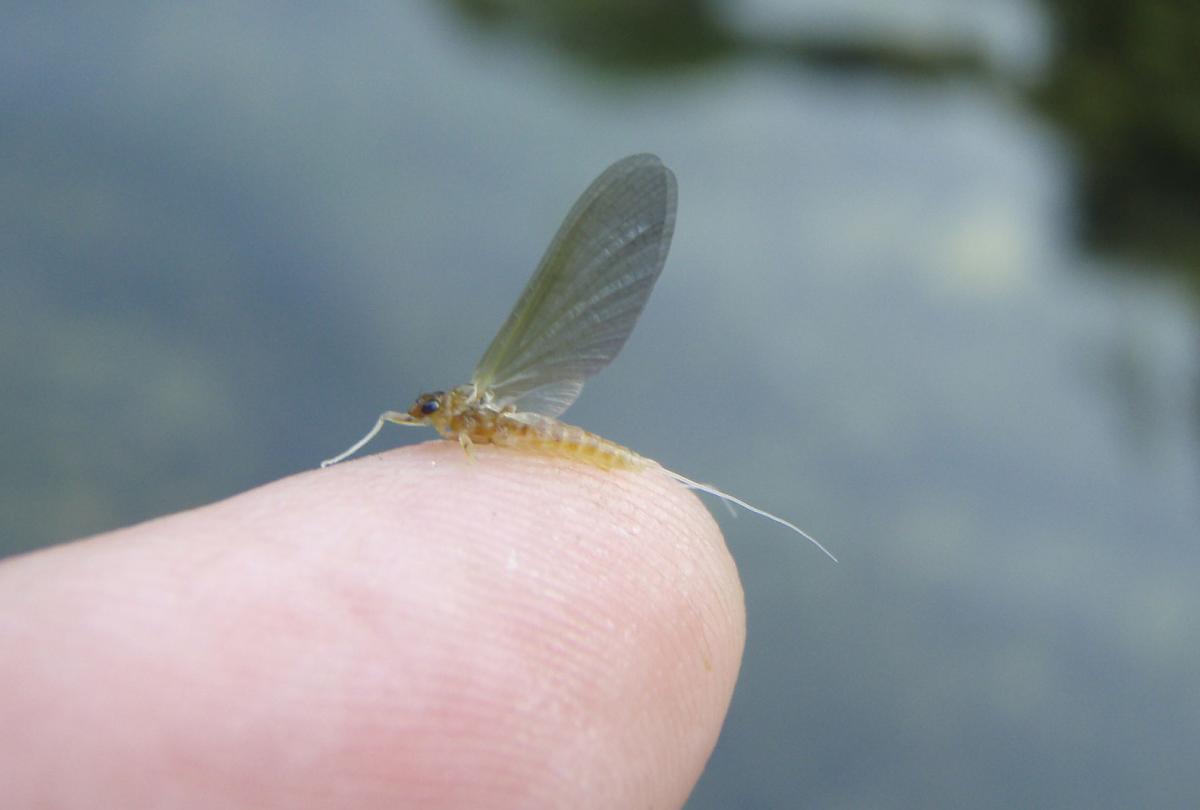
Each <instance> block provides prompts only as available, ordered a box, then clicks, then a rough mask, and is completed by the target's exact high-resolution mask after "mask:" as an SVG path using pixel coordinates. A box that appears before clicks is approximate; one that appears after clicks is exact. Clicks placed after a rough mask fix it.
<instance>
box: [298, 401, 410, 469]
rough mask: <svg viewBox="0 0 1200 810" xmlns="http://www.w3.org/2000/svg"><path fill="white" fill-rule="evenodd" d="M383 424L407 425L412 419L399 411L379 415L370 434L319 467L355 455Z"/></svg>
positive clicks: (328, 465) (327, 465) (330, 464)
mask: <svg viewBox="0 0 1200 810" xmlns="http://www.w3.org/2000/svg"><path fill="white" fill-rule="evenodd" d="M384 422H395V423H396V424H397V425H407V424H411V423H412V417H411V416H409V415H408V414H406V413H400V412H399V411H384V412H383V413H382V414H380V415H379V419H377V420H376V421H375V427H373V428H371V430H370V432H369V433H367V435H366V436H363V437H362V438H361V439H359V440H358V441H357V442H355V443H354V444H353V446H351V448H350V449H349V450H347V451H346V452H344V453H339V454H338V455H336V456H334V457H333V458H327V459H325V460H324V461H322V462H321V466H322V467H330V466H332V465H334V464H337V463H338V462H339V461H343V460H345V459H347V458H349V457H350V456H352V455H354V454H355V453H357V452H358V451H359V450H361V449H362V447H363V445H364V444H366V443H367V442H369V441H371V439H374V438H375V434H376V433H378V432H379V431H380V429H381V428H382V427H383V423H384Z"/></svg>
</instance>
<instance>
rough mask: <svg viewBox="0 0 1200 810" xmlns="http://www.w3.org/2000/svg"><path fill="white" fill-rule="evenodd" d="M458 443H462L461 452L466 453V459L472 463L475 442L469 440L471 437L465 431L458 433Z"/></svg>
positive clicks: (473, 461)
mask: <svg viewBox="0 0 1200 810" xmlns="http://www.w3.org/2000/svg"><path fill="white" fill-rule="evenodd" d="M458 443H459V444H460V445H462V449H463V452H464V453H466V454H467V460H468V461H470V462H471V463H472V464H474V463H475V442H473V441H471V437H470V436H468V435H467V434H465V433H460V434H458Z"/></svg>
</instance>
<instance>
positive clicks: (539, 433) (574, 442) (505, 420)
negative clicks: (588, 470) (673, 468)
mask: <svg viewBox="0 0 1200 810" xmlns="http://www.w3.org/2000/svg"><path fill="white" fill-rule="evenodd" d="M491 440H492V443H493V444H498V445H502V446H505V447H516V448H528V449H530V450H537V451H539V452H542V453H549V454H551V455H555V456H560V457H562V458H570V459H575V460H577V461H582V462H585V463H587V464H592V465H594V466H596V467H600V468H601V469H605V470H613V469H620V470H637V469H642V468H643V467H646V466H648V465H649V463H650V462H648V461H647V460H646V459H644V458H642V457H641V456H639V455H638V454H637V453H635V452H633V451H632V450H630V449H629V448H627V447H622V446H621V445H619V444H617V443H616V442H610V441H608V440H607V439H602V438H600V437H599V436H597V435H596V434H594V433H588V432H587V431H586V430H584V429H583V428H579V427H575V426H574V425H568V424H565V423H563V422H560V421H558V420H557V419H552V418H551V417H549V416H541V415H539V414H527V413H523V414H520V415H519V416H515V415H508V414H505V415H501V416H500V417H499V418H498V419H497V420H496V430H495V432H494V433H493V434H492V436H491Z"/></svg>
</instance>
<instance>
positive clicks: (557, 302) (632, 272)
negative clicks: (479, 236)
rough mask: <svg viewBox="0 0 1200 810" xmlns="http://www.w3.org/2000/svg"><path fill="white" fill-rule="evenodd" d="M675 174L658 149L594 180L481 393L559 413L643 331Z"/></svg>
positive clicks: (480, 380)
mask: <svg viewBox="0 0 1200 810" xmlns="http://www.w3.org/2000/svg"><path fill="white" fill-rule="evenodd" d="M674 228H675V175H673V174H671V170H670V169H668V168H667V167H665V166H663V165H662V163H661V162H659V160H658V158H657V157H655V156H654V155H633V156H631V157H627V158H625V159H624V160H620V161H618V162H616V163H614V164H613V165H612V166H609V167H608V168H607V169H605V170H604V173H603V174H601V175H600V176H599V177H597V178H596V179H595V181H593V182H592V184H591V185H590V186H588V189H587V191H585V192H583V196H581V197H580V198H579V201H578V202H576V203H575V206H574V207H573V208H572V209H571V211H570V213H568V214H567V218H566V219H565V220H564V221H563V224H562V225H561V226H560V227H559V229H558V233H557V234H555V236H554V241H552V242H551V243H550V247H549V248H548V249H547V250H546V255H545V256H543V257H542V263H541V264H540V265H538V269H537V272H535V273H534V274H533V278H531V279H530V280H529V284H527V285H526V286H525V290H524V292H522V293H521V297H520V298H519V299H518V300H517V305H516V306H515V307H513V311H512V312H511V313H510V314H509V316H508V320H507V321H505V322H504V326H502V327H501V328H500V333H499V334H497V335H496V337H495V339H494V340H493V341H492V345H491V346H489V347H488V350H487V351H486V352H485V353H484V355H483V359H482V360H480V361H479V365H478V366H476V367H475V375H474V377H473V378H472V383H474V385H475V389H476V391H478V392H479V393H480V394H481V395H486V394H488V393H490V394H491V396H492V397H493V398H494V399H495V401H496V402H497V403H498V404H501V405H507V404H513V405H515V406H516V407H517V409H518V410H522V411H533V412H536V413H541V414H545V415H547V416H558V415H559V414H560V413H562V412H563V411H565V410H566V409H567V407H568V406H570V404H571V403H572V402H574V401H575V398H576V397H577V396H579V391H580V390H581V389H582V388H583V381H584V380H586V379H587V378H588V377H590V376H592V375H593V374H595V373H596V372H597V371H599V370H600V369H602V368H604V367H605V366H607V365H608V364H609V363H610V362H611V361H612V359H613V358H614V357H616V356H617V352H619V351H621V347H622V346H624V345H625V339H626V338H628V337H629V333H630V332H631V331H633V325H634V324H635V323H636V322H637V319H638V315H640V314H641V312H642V308H643V307H644V306H645V305H646V299H647V298H648V297H649V296H650V291H651V290H652V289H653V288H654V282H655V281H657V280H658V276H659V273H661V272H662V268H663V263H664V262H665V261H666V259H667V250H668V249H669V248H670V246H671V234H672V232H673V231H674Z"/></svg>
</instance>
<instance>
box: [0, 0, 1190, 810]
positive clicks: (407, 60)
mask: <svg viewBox="0 0 1200 810" xmlns="http://www.w3.org/2000/svg"><path fill="white" fill-rule="evenodd" d="M2 17H3V22H2V24H0V334H2V339H0V380H2V383H0V385H2V387H0V391H2V392H3V393H2V394H0V417H2V418H3V429H2V430H0V437H2V438H0V448H2V453H0V553H3V554H16V553H20V552H23V551H28V550H30V549H34V548H38V547H40V546H45V545H48V544H52V543H57V542H61V541H65V540H68V539H71V538H73V537H77V536H80V535H85V534H90V533H94V532H99V531H104V530H106V529H112V528H115V527H117V526H121V525H125V524H128V523H132V522H136V521H140V520H143V519H146V518H150V517H153V516H156V515H160V514H163V513H167V512H171V511H175V510H179V509H184V508H187V507H192V506H197V505H200V504H204V503H207V502H210V501H212V500H215V499H219V498H222V497H225V496H227V495H230V494H232V493H235V492H238V491H239V490H242V489H245V488H247V487H251V486H254V485H256V484H260V483H263V482H266V481H269V480H272V479H274V478H277V477H280V476H284V475H288V474H290V473H294V472H297V471H300V470H305V469H310V468H312V467H313V466H315V465H316V464H317V462H318V461H319V460H320V459H323V458H326V457H328V456H330V455H332V454H334V453H336V452H339V451H341V450H342V449H344V448H345V447H346V446H347V445H349V444H350V443H351V442H352V441H353V440H355V439H357V438H358V437H359V436H360V435H361V434H362V433H363V432H364V431H365V430H366V428H367V427H369V426H370V424H371V422H372V420H373V419H374V418H375V416H376V414H378V412H379V411H380V410H383V409H385V408H393V407H397V406H401V407H403V406H407V404H408V403H409V402H410V401H411V399H412V398H413V397H414V396H415V395H416V394H417V393H419V392H421V391H424V390H428V389H431V388H436V387H445V386H448V385H453V384H457V383H461V382H465V381H466V380H467V379H468V377H469V375H470V372H471V369H472V367H473V365H474V363H475V361H476V359H477V358H478V356H479V355H480V354H481V353H482V351H483V349H484V348H485V347H486V345H487V343H488V341H489V340H490V339H491V337H492V335H493V334H494V332H495V331H496V329H497V328H498V327H499V325H500V323H501V322H502V321H503V319H504V317H505V315H506V314H507V311H508V308H509V306H510V305H511V304H512V303H513V302H514V301H515V300H516V297H517V294H518V292H519V291H520V289H521V287H522V286H523V285H524V283H525V281H526V279H527V278H528V276H529V274H530V272H531V271H532V269H533V267H534V265H535V264H536V262H537V260H538V259H539V258H540V256H541V252H542V250H543V249H544V248H545V246H546V244H547V243H548V241H549V239H550V237H551V235H552V234H553V233H554V230H555V229H556V228H557V226H558V224H559V222H560V221H561V218H562V216H563V215H564V214H565V213H566V211H567V209H568V208H569V206H570V205H571V203H572V202H573V201H574V199H575V197H576V196H577V195H578V194H579V193H580V192H581V191H582V190H583V189H584V187H585V186H586V185H587V184H588V183H589V182H590V181H591V180H592V178H593V177H594V176H595V175H596V174H598V173H599V172H600V171H601V170H602V169H604V167H606V166H607V165H608V164H609V163H611V162H612V161H614V160H616V159H618V158H620V157H622V156H624V155H627V154H630V153H633V152H640V151H652V152H656V153H657V154H659V155H660V156H661V157H662V159H663V161H664V162H665V163H666V164H667V165H668V166H670V167H672V168H673V169H674V171H675V172H676V174H677V176H678V178H679V189H680V197H679V214H678V225H677V229H676V234H675V241H674V247H673V249H672V251H671V256H670V259H669V261H668V263H667V269H666V271H665V273H664V274H663V277H662V280H661V282H660V283H659V287H658V290H657V291H656V293H655V295H654V296H653V297H652V298H651V300H650V304H649V306H648V307H647V310H646V313H645V315H644V317H643V318H642V321H641V324H640V325H639V328H638V329H637V330H636V331H635V332H634V335H633V337H632V339H631V340H630V342H629V344H628V345H627V346H626V348H625V351H624V353H623V354H622V356H621V357H620V358H619V359H618V360H617V362H616V363H615V364H614V365H613V367H611V368H610V369H608V370H607V371H605V372H604V373H603V374H601V375H600V376H599V377H598V378H596V379H595V380H594V381H592V383H591V384H590V385H589V386H588V389H587V391H585V393H584V396H583V397H582V398H581V399H580V401H579V402H578V403H577V404H576V405H575V406H574V407H573V408H572V410H571V412H570V413H569V414H568V417H569V419H570V421H572V422H575V423H577V424H581V425H584V426H586V427H588V428H590V429H592V430H595V431H597V432H599V433H601V434H603V435H605V436H608V437H610V438H612V439H615V440H617V441H620V442H623V443H625V444H628V445H630V446H632V447H634V448H636V449H637V450H639V451H641V452H643V453H645V454H647V455H649V456H651V457H653V458H656V459H658V460H660V461H661V462H663V463H664V464H665V465H667V466H669V467H671V468H673V469H676V470H679V471H681V472H683V473H684V474H686V475H689V476H692V477H694V478H697V479H700V480H705V481H712V482H714V483H715V484H717V485H718V486H721V487H724V488H726V489H729V490H730V491H732V492H734V493H737V494H739V495H742V496H743V497H745V498H747V499H748V500H750V501H752V502H754V503H756V504H758V505H761V506H763V507H764V508H767V509H770V510H773V511H776V512H779V513H780V514H782V515H784V516H786V517H789V518H792V519H794V520H796V521H797V522H799V523H800V524H801V525H803V526H804V527H805V528H807V529H809V530H810V531H811V532H812V533H813V534H815V535H816V536H817V537H819V538H820V539H821V540H822V541H823V542H825V543H826V544H828V545H829V546H830V548H831V549H832V550H833V551H834V552H835V553H836V554H838V555H839V556H840V557H841V559H842V564H841V565H838V566H834V565H833V564H831V563H830V562H829V561H828V560H826V559H825V558H823V557H822V556H821V555H820V553H819V552H818V551H816V549H814V548H812V547H810V546H809V545H808V544H806V543H804V542H803V541H800V540H798V539H797V538H796V537H795V536H793V535H791V534H789V533H787V532H785V531H783V530H781V529H779V527H777V526H775V525H773V524H771V523H768V522H766V521H763V520H759V519H756V518H753V517H750V516H745V517H743V518H742V519H739V520H736V521H735V520H732V519H730V518H729V517H728V516H727V515H726V514H724V511H723V510H722V509H720V508H716V509H715V510H714V511H715V514H716V515H717V517H718V519H719V520H720V521H721V522H722V525H723V526H724V528H725V531H726V536H727V538H728V540H729V544H730V546H731V548H732V550H733V553H734V555H735V557H736V558H737V560H738V565H739V567H740V570H741V573H742V576H743V578H744V580H745V585H746V594H747V600H748V609H749V640H748V648H747V653H746V661H745V666H744V669H743V672H742V677H741V680H740V682H739V686H738V691H737V694H736V696H735V698H734V702H733V706H732V710H731V712H730V715H729V719H728V722H727V724H726V727H725V731H724V734H723V736H722V738H721V740H720V743H719V745H718V747H717V749H716V752H715V753H714V755H713V757H712V760H711V762H710V764H709V767H708V769H707V771H706V772H705V774H704V776H703V778H702V780H701V782H700V784H699V786H698V787H697V789H696V792H695V794H694V796H693V797H692V799H691V802H690V803H689V805H688V807H689V808H691V809H692V810H700V809H701V808H705V809H707V808H729V807H745V808H758V807H763V808H772V807H821V808H908V807H922V808H929V807H955V808H960V807H973V808H989V807H996V808H1000V807H1004V808H1008V807H1035V806H1036V807H1055V808H1075V807H1079V808H1084V807H1086V808H1127V807H1135V806H1136V807H1156V808H1157V807H1194V806H1196V805H1197V802H1200V774H1198V772H1197V767H1196V757H1197V753H1198V752H1200V629H1198V620H1197V616H1198V615H1200V587H1198V586H1197V572H1198V571H1200V544H1198V543H1197V540H1198V539H1200V498H1198V497H1197V496H1198V495H1200V463H1198V462H1200V452H1198V451H1200V440H1198V439H1200V431H1198V428H1200V365H1198V363H1197V359H1198V349H1200V339H1198V338H1200V328H1198V323H1197V319H1198V314H1200V312H1198V311H1200V294H1198V291H1200V284H1198V283H1197V282H1198V281H1200V222H1198V220H1200V209H1198V207H1197V200H1198V199H1200V196H1198V195H1200V71H1197V70H1196V56H1195V55H1196V53H1197V46H1198V45H1200V5H1197V4H1193V3H1180V2H1167V0H1139V2H1133V0H1130V1H1129V2H1125V3H1122V2H1115V1H1114V2H1108V3H1096V2H1085V1H1084V0H1042V2H1036V0H1026V1H1025V2H1021V1H1020V0H976V2H972V3H962V2H961V1H960V0H791V1H790V2H789V1H788V0H751V1H750V2H732V0H730V1H729V2H721V0H609V1H607V2H605V1H604V0H587V1H584V0H581V1H580V2H574V3H565V2H555V0H458V2H432V1H430V2H403V3H374V4H372V3H369V2H368V3H364V4H355V5H354V7H353V10H350V9H348V8H347V9H342V8H341V7H338V6H329V7H326V6H324V5H322V4H303V3H302V4H279V5H275V4H266V5H262V4H250V5H246V4H242V3H225V4H221V3H210V4H204V6H203V7H202V8H201V7H199V6H192V5H186V4H154V3H124V2H109V3H106V4H103V5H102V6H101V5H97V4H82V3H79V4H74V5H73V6H72V5H69V4H68V5H61V4H29V3H14V4H7V5H6V7H5V8H4V10H3V12H2ZM429 438H431V436H430V435H418V434H416V433H415V432H409V431H402V430H399V429H396V430H388V431H385V432H384V434H383V435H382V437H381V438H380V439H379V440H377V441H376V443H375V444H374V445H373V446H372V448H371V449H372V450H374V451H378V450H380V449H383V448H385V447H387V446H389V445H394V444H397V443H401V442H414V441H424V440H427V439H429Z"/></svg>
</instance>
